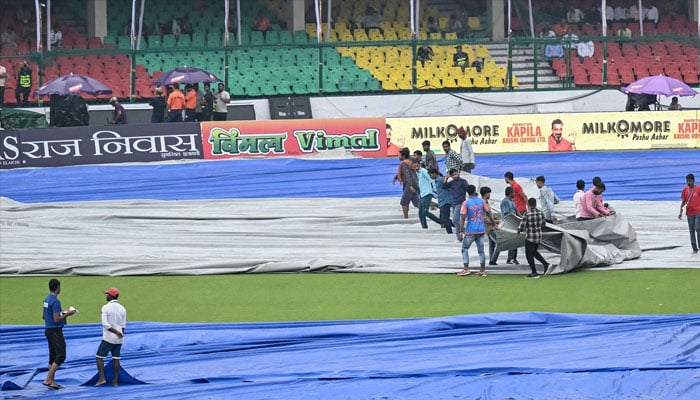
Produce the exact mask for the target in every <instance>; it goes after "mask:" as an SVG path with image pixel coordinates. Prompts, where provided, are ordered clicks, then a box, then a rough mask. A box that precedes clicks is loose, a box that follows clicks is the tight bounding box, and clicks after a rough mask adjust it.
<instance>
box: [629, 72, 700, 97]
mask: <svg viewBox="0 0 700 400" xmlns="http://www.w3.org/2000/svg"><path fill="white" fill-rule="evenodd" d="M622 91H623V92H624V93H636V94H654V95H659V94H662V95H664V96H695V95H696V94H697V93H698V92H696V91H695V90H694V89H693V88H691V87H690V86H688V85H686V84H685V83H684V82H682V81H679V80H678V79H675V78H671V77H668V76H663V75H656V76H648V77H646V78H642V79H640V80H638V81H637V82H632V83H630V85H629V86H627V87H626V88H622Z"/></svg>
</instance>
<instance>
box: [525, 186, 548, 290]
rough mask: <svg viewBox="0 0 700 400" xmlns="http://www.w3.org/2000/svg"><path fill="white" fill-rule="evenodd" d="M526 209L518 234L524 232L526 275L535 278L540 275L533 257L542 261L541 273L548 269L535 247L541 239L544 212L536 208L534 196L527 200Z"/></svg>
mask: <svg viewBox="0 0 700 400" xmlns="http://www.w3.org/2000/svg"><path fill="white" fill-rule="evenodd" d="M527 205H528V210H527V212H526V213H525V215H524V216H523V219H522V221H520V225H519V226H518V234H520V232H523V231H524V232H525V235H526V237H525V258H527V263H528V265H529V266H530V271H531V273H530V274H529V275H528V276H527V278H530V279H533V278H534V279H536V278H539V277H540V274H538V273H537V269H536V268H535V258H536V259H537V260H538V261H539V262H541V263H542V265H543V266H544V272H543V274H546V273H547V270H548V269H549V263H547V261H546V260H545V259H544V257H542V255H541V254H540V252H539V251H538V250H537V247H538V246H539V245H540V242H541V241H542V227H544V224H545V221H544V214H543V213H542V211H540V210H538V209H537V200H536V199H535V198H530V199H529V200H528V201H527Z"/></svg>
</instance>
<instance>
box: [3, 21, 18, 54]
mask: <svg viewBox="0 0 700 400" xmlns="http://www.w3.org/2000/svg"><path fill="white" fill-rule="evenodd" d="M5 47H13V48H15V49H17V33H16V32H15V30H14V29H13V28H12V26H8V27H7V29H5V31H4V32H3V33H2V35H0V48H5Z"/></svg>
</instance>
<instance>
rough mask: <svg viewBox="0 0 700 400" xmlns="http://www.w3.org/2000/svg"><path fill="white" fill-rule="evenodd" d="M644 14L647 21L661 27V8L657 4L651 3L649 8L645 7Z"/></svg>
mask: <svg viewBox="0 0 700 400" xmlns="http://www.w3.org/2000/svg"><path fill="white" fill-rule="evenodd" d="M644 15H645V20H646V21H647V22H653V23H654V27H656V28H658V27H659V9H658V8H656V6H655V5H653V4H650V5H649V7H648V8H646V9H644Z"/></svg>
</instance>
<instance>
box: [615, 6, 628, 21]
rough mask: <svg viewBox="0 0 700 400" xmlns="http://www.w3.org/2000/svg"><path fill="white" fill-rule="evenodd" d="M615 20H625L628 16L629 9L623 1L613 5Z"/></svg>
mask: <svg viewBox="0 0 700 400" xmlns="http://www.w3.org/2000/svg"><path fill="white" fill-rule="evenodd" d="M614 12H615V22H627V21H628V20H629V18H630V10H629V9H628V8H627V7H625V5H624V3H622V2H620V4H618V5H617V7H615V11H614Z"/></svg>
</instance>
